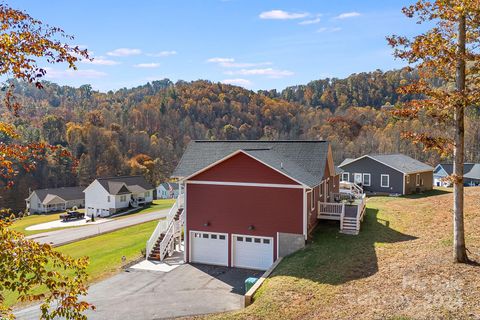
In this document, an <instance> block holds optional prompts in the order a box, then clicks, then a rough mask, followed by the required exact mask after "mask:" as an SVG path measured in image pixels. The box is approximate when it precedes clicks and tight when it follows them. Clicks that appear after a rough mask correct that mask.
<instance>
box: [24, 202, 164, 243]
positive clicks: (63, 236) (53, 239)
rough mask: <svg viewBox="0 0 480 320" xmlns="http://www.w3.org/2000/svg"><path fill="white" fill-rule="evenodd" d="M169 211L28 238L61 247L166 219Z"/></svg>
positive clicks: (138, 215)
mask: <svg viewBox="0 0 480 320" xmlns="http://www.w3.org/2000/svg"><path fill="white" fill-rule="evenodd" d="M169 210H170V209H164V210H159V211H155V212H149V213H144V214H137V215H132V216H131V217H128V216H125V217H124V218H121V219H111V220H109V221H107V222H104V223H101V224H96V225H89V226H85V227H78V228H67V229H62V230H56V231H49V232H43V233H38V234H34V235H31V236H28V237H27V238H29V239H33V240H35V241H37V242H39V243H49V244H51V245H53V246H61V245H63V244H67V243H71V242H74V241H79V240H82V239H86V238H90V237H94V236H97V235H100V234H103V233H107V232H112V231H115V230H118V229H122V228H126V227H130V226H133V225H136V224H140V223H144V222H148V221H152V220H158V219H161V218H165V217H166V216H167V214H168V211H169Z"/></svg>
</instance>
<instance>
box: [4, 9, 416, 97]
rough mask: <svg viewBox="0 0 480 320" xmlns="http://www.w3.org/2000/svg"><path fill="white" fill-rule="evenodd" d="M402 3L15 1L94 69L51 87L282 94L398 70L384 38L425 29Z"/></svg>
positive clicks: (53, 69)
mask: <svg viewBox="0 0 480 320" xmlns="http://www.w3.org/2000/svg"><path fill="white" fill-rule="evenodd" d="M410 2H411V1H398V0H388V1H379V0H335V1H332V0H316V1H311V0H310V1H302V0H296V1H293V0H292V1H278V0H277V1H275V0H257V1H254V0H196V1H193V0H191V1H154V0H149V1H146V0H137V1H131V0H129V1H120V0H117V1H111V0H102V1H99V0H97V1H92V0H82V1H75V2H73V1H64V0H63V1H60V0H49V1H37V0H14V1H12V2H9V4H10V5H11V6H12V7H14V8H15V9H21V10H25V11H26V12H27V13H29V14H30V15H31V16H32V17H34V18H37V19H40V20H42V21H44V22H45V23H48V24H49V25H51V26H57V27H61V28H62V29H64V30H65V32H66V33H68V34H71V35H74V36H75V39H74V40H73V41H72V42H71V44H75V45H79V46H81V47H85V48H87V49H88V50H89V52H90V54H91V56H92V57H93V58H94V60H93V62H89V61H83V62H80V63H78V71H72V70H67V66H66V65H48V66H46V67H47V76H46V80H49V81H52V82H56V83H59V84H62V85H63V84H66V85H73V86H80V85H82V84H91V85H92V87H93V88H94V89H96V90H100V91H108V90H117V89H120V88H124V87H126V88H130V87H134V86H138V85H143V84H145V83H147V82H150V81H153V80H161V79H163V78H169V79H171V80H172V81H177V80H186V81H192V80H197V79H205V80H211V81H215V82H223V83H231V84H235V85H240V86H242V87H245V88H247V89H252V90H259V89H267V90H268V89H279V90H281V89H283V88H285V87H287V86H290V85H297V84H306V83H308V82H309V81H312V80H316V79H322V78H326V77H330V78H331V77H337V78H343V77H347V76H348V75H350V74H352V73H358V72H364V71H373V70H376V69H381V70H384V71H385V70H390V69H395V68H400V67H402V66H404V65H405V64H404V62H402V61H399V60H395V59H394V57H393V56H392V49H391V48H390V47H389V46H388V45H387V42H386V40H385V37H386V36H387V35H391V34H401V35H407V36H412V35H415V34H418V33H419V32H420V31H421V30H420V28H421V26H419V25H417V24H416V23H415V21H412V19H408V18H406V17H405V16H404V15H403V14H402V13H401V8H402V7H403V6H405V5H407V4H409V3H410Z"/></svg>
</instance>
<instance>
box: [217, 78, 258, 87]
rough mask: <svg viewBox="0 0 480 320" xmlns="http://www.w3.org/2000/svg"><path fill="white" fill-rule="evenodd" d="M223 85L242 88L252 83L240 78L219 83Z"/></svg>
mask: <svg viewBox="0 0 480 320" xmlns="http://www.w3.org/2000/svg"><path fill="white" fill-rule="evenodd" d="M220 82H222V83H225V84H233V85H237V86H242V87H250V86H251V85H252V81H250V80H248V79H242V78H237V79H225V80H222V81H220Z"/></svg>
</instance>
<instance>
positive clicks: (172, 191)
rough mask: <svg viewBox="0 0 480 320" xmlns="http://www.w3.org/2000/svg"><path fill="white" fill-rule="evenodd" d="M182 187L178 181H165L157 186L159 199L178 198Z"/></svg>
mask: <svg viewBox="0 0 480 320" xmlns="http://www.w3.org/2000/svg"><path fill="white" fill-rule="evenodd" d="M179 191H180V189H179V186H178V183H176V182H164V183H161V184H160V185H159V186H158V187H157V199H176V198H178V193H179Z"/></svg>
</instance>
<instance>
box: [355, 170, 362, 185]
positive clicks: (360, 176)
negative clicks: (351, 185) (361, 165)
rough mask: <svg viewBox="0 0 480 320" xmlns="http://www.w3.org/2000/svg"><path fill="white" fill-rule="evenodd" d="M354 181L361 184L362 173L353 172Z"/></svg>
mask: <svg viewBox="0 0 480 320" xmlns="http://www.w3.org/2000/svg"><path fill="white" fill-rule="evenodd" d="M354 178H355V179H354V182H355V183H356V184H361V183H362V174H361V173H355V174H354Z"/></svg>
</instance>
